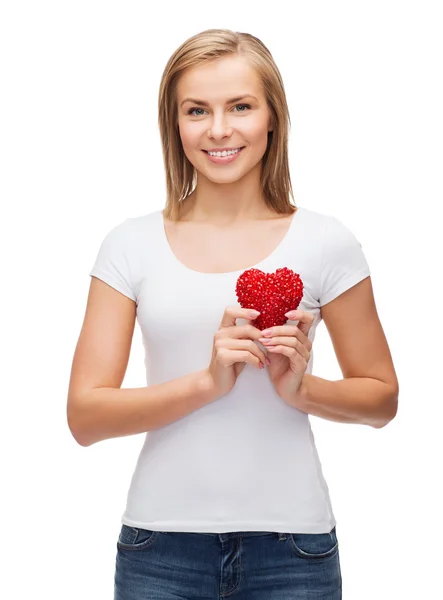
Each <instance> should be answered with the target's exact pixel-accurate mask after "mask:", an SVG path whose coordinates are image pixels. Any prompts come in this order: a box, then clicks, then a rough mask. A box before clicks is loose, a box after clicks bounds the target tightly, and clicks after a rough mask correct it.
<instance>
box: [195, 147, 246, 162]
mask: <svg viewBox="0 0 443 600" xmlns="http://www.w3.org/2000/svg"><path fill="white" fill-rule="evenodd" d="M244 148H245V146H240V147H239V148H236V149H235V150H237V152H234V153H233V154H225V155H223V154H222V151H219V152H217V154H209V152H208V150H202V152H204V153H205V154H206V155H207V157H208V159H209V160H210V161H211V162H213V163H215V164H226V163H231V162H233V161H234V160H236V159H237V158H238V157H239V156H240V154H241V153H242V152H243V149H244ZM223 152H226V151H223Z"/></svg>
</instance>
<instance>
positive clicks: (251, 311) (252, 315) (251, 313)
mask: <svg viewBox="0 0 443 600" xmlns="http://www.w3.org/2000/svg"><path fill="white" fill-rule="evenodd" d="M248 314H249V316H250V317H251V318H252V319H256V318H257V317H258V315H259V314H260V312H259V311H258V310H250V311H249V313H248Z"/></svg>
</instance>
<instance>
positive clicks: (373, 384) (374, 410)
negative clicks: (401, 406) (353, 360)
mask: <svg viewBox="0 0 443 600" xmlns="http://www.w3.org/2000/svg"><path fill="white" fill-rule="evenodd" d="M300 396H301V397H300V399H299V400H298V401H297V408H298V409H299V410H302V411H303V412H306V413H309V414H311V415H314V416H316V417H322V418H323V419H328V420H329V421H336V422H339V423H359V424H361V425H370V426H372V427H375V428H380V427H383V426H384V425H387V423H388V422H389V421H391V420H392V419H393V418H394V417H395V415H396V412H397V398H398V393H397V392H396V390H395V389H393V388H392V387H391V386H389V385H388V384H386V383H384V382H383V381H379V380H378V379H373V378H371V377H349V378H346V379H341V380H338V381H329V380H327V379H322V378H321V377H315V376H314V375H310V374H305V375H304V377H303V381H302V389H301V393H300Z"/></svg>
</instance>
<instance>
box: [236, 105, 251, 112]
mask: <svg viewBox="0 0 443 600" xmlns="http://www.w3.org/2000/svg"><path fill="white" fill-rule="evenodd" d="M239 106H245V107H246V108H248V109H249V108H251V105H250V104H236V105H235V106H234V108H238V107H239ZM236 112H246V111H245V110H240V111H236Z"/></svg>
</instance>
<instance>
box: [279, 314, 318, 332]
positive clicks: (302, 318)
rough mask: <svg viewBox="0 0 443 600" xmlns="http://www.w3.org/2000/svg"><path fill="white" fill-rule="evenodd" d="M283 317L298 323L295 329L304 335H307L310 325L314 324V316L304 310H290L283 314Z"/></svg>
mask: <svg viewBox="0 0 443 600" xmlns="http://www.w3.org/2000/svg"><path fill="white" fill-rule="evenodd" d="M285 317H288V319H289V320H290V321H298V324H297V327H298V328H299V329H300V330H301V331H302V332H303V333H304V334H305V335H308V333H309V330H310V329H311V327H312V323H313V322H314V315H313V314H312V313H310V312H308V311H306V310H299V309H297V310H290V311H289V312H287V313H285Z"/></svg>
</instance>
